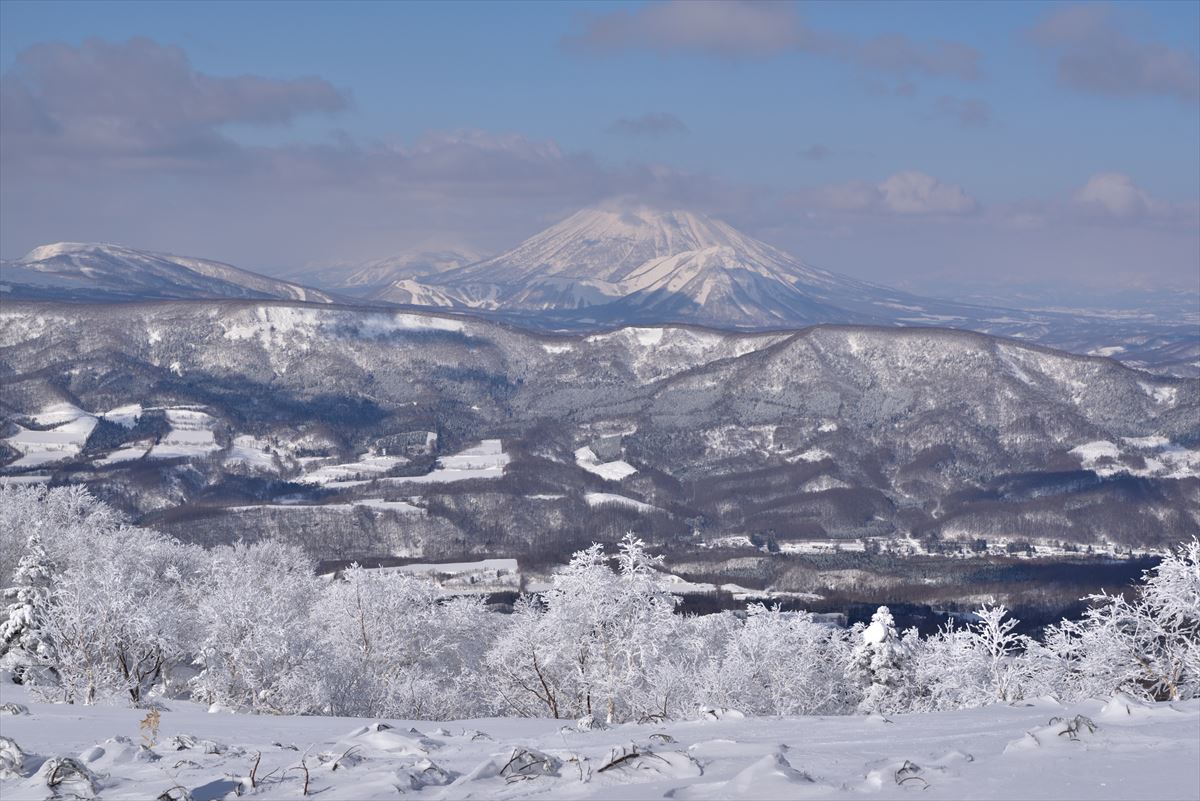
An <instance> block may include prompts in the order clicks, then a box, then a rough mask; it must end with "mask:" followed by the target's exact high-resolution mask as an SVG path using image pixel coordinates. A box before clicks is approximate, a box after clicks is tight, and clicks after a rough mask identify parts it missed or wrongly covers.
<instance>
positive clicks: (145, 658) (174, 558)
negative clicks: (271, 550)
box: [35, 528, 197, 703]
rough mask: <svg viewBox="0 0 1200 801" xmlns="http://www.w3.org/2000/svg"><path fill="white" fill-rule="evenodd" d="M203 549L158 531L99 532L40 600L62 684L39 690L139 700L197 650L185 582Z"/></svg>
mask: <svg viewBox="0 0 1200 801" xmlns="http://www.w3.org/2000/svg"><path fill="white" fill-rule="evenodd" d="M196 555H197V549H195V548H189V547H187V546H183V545H181V544H180V543H178V542H176V541H175V540H172V539H170V538H168V537H164V536H163V535H161V534H158V533H157V532H154V531H150V530H147V529H138V528H119V529H116V530H113V531H101V532H96V533H94V534H93V536H92V538H91V539H90V541H89V542H88V545H87V552H86V554H83V555H80V557H79V558H76V559H74V560H73V561H72V563H70V564H69V565H68V567H67V569H66V570H64V571H63V572H62V573H61V574H59V575H58V576H57V577H56V579H55V582H54V586H53V591H52V592H51V593H50V594H49V595H48V596H47V597H46V598H45V599H44V600H43V601H42V602H40V603H39V604H38V605H37V606H36V607H35V610H36V614H37V615H38V616H39V619H40V620H41V621H42V631H43V632H44V635H45V637H44V640H43V653H44V654H45V659H46V661H47V662H48V663H49V664H51V665H52V666H53V667H54V670H55V674H56V676H57V679H58V686H56V687H38V688H37V689H38V691H39V692H40V694H42V695H44V696H48V697H60V698H62V699H63V700H66V701H70V702H74V703H93V702H95V701H97V700H100V699H102V698H112V697H117V696H122V695H124V696H127V697H128V699H129V700H131V701H132V702H134V703H140V702H142V701H144V700H145V698H146V695H147V693H148V692H149V691H150V690H151V689H152V688H153V687H154V686H155V685H156V684H158V683H159V682H161V681H162V679H163V678H164V676H165V674H166V671H168V670H169V668H170V666H171V665H172V664H174V663H177V662H179V661H182V660H184V659H185V658H186V657H187V655H188V654H189V653H190V648H191V645H192V642H193V635H194V631H193V630H192V628H191V623H192V620H191V616H190V615H189V614H188V613H187V608H188V607H187V603H186V588H187V586H188V585H189V584H191V583H193V582H194V580H195V572H196V571H195V569H194V566H195V563H196Z"/></svg>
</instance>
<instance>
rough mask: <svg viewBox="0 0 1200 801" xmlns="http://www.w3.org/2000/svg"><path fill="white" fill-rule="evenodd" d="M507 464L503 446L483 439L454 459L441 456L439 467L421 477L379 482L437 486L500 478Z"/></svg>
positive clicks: (395, 478) (507, 457) (403, 477)
mask: <svg viewBox="0 0 1200 801" xmlns="http://www.w3.org/2000/svg"><path fill="white" fill-rule="evenodd" d="M508 462H509V456H508V454H507V453H505V452H504V443H503V442H501V441H500V440H498V439H485V440H483V441H482V442H480V443H479V444H478V445H476V446H474V447H471V448H467V449H466V450H463V451H459V452H458V453H456V454H454V455H453V456H443V457H442V458H441V459H439V460H438V466H437V467H435V468H434V469H433V470H432V471H431V472H429V473H427V474H425V475H423V476H395V477H393V478H386V479H383V480H382V481H384V482H387V483H390V484H398V483H406V484H438V483H443V482H449V481H466V480H468V479H473V478H500V477H501V476H503V475H504V469H505V467H507V466H508Z"/></svg>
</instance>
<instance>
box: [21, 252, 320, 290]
mask: <svg viewBox="0 0 1200 801" xmlns="http://www.w3.org/2000/svg"><path fill="white" fill-rule="evenodd" d="M0 291H3V292H4V293H5V294H11V295H14V296H30V295H36V296H41V297H60V298H70V299H76V300H114V299H139V300H140V299H198V298H275V299H280V300H301V301H311V302H318V303H329V302H333V301H334V297H333V296H332V295H330V294H328V293H325V292H322V291H320V290H317V289H310V288H309V287H305V286H301V285H299V284H293V283H290V282H288V281H281V280H279V279H276V278H269V277H267V276H265V275H259V274H258V273H252V272H250V271H248V270H242V269H240V268H238V267H234V266H232V265H229V264H224V263H222V262H219V261H210V260H207V259H194V258H188V257H186V256H174V255H171V254H167V253H153V252H149V251H145V250H136V249H134V248H127V247H122V246H120V245H108V244H95V243H81V242H59V243H57V244H53V245H42V246H41V247H36V248H34V249H33V250H31V251H29V253H27V254H26V255H25V256H24V257H22V258H20V259H18V260H16V261H5V262H3V263H0Z"/></svg>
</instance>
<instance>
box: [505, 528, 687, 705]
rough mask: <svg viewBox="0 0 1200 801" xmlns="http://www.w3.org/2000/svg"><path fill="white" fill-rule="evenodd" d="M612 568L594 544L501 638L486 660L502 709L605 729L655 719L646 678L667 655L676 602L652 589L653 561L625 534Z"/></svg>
mask: <svg viewBox="0 0 1200 801" xmlns="http://www.w3.org/2000/svg"><path fill="white" fill-rule="evenodd" d="M616 561H617V570H616V571H615V572H614V571H613V569H612V568H611V567H610V566H609V564H608V562H609V559H608V557H607V556H606V555H605V553H604V548H603V546H601V545H599V544H594V545H592V546H591V547H589V548H585V549H584V550H581V551H578V552H577V553H576V554H575V555H574V556H573V557H572V558H571V561H570V563H569V564H568V565H567V566H566V568H564V569H563V570H561V571H560V572H559V573H557V574H556V575H555V576H554V580H553V586H552V587H551V588H550V589H549V590H548V591H547V592H546V593H544V595H543V603H544V605H545V611H544V612H539V611H537V610H536V608H535V607H534V606H532V605H530V604H526V605H525V606H524V607H523V609H522V611H521V614H520V615H519V616H517V617H516V618H514V621H513V623H512V625H510V626H509V627H507V629H506V630H505V632H504V633H503V634H502V635H501V636H500V639H499V641H498V642H497V644H496V646H495V647H494V648H493V649H492V651H491V653H490V654H489V655H488V662H489V664H493V665H495V666H496V667H497V668H498V670H499V675H498V676H497V679H496V680H497V681H499V682H501V683H500V686H498V687H497V692H498V694H499V695H500V696H501V697H502V698H503V699H504V701H503V703H504V704H505V705H506V706H507V707H508V708H510V709H518V708H520V709H525V708H531V707H532V708H534V709H540V708H543V707H545V708H546V709H547V710H548V711H549V712H550V713H551V714H553V715H556V716H561V717H582V716H585V715H593V716H596V717H600V716H603V717H604V718H605V719H606V720H608V721H610V722H615V721H623V720H631V719H632V720H636V719H639V718H640V717H643V716H645V715H649V714H658V712H657V710H658V709H659V708H660V706H661V704H662V699H661V698H660V697H659V695H660V693H659V690H661V689H662V686H661V685H658V686H655V683H654V682H652V681H651V674H652V673H653V670H652V668H653V665H654V664H655V663H656V661H657V660H659V659H662V658H669V653H670V643H669V642H668V641H667V640H666V639H665V638H664V634H665V633H666V632H667V631H668V630H669V627H670V624H671V623H672V622H673V621H671V614H672V610H673V609H674V606H675V599H674V597H673V596H671V594H670V593H668V592H666V591H665V590H663V589H662V587H661V585H660V582H659V579H658V574H657V572H656V570H655V567H656V565H657V564H658V563H659V560H658V559H657V558H655V557H652V556H650V555H649V554H648V553H647V551H646V548H645V543H643V542H642V541H641V540H640V539H638V538H637V537H635V536H634V535H633V534H629V535H627V536H626V537H625V538H624V539H623V540H622V541H621V543H620V545H619V546H618V554H617V559H616ZM668 703H669V702H668Z"/></svg>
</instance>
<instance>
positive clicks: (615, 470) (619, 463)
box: [575, 445, 637, 481]
mask: <svg viewBox="0 0 1200 801" xmlns="http://www.w3.org/2000/svg"><path fill="white" fill-rule="evenodd" d="M575 464H577V465H579V466H580V467H582V468H583V469H584V470H586V471H588V472H589V473H595V474H596V475H598V476H600V478H603V479H606V480H608V481H620V480H621V479H623V478H628V477H629V476H632V475H633V474H634V473H636V472H637V468H636V467H634V466H633V465H631V464H630V463H629V462H626V461H624V460H621V459H617V460H615V461H612V462H601V461H600V459H599V457H597V456H596V453H595V452H594V451H593V450H592V449H591V448H589V447H587V446H586V445H585V446H584V447H582V448H580V449H579V450H577V451H575Z"/></svg>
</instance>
